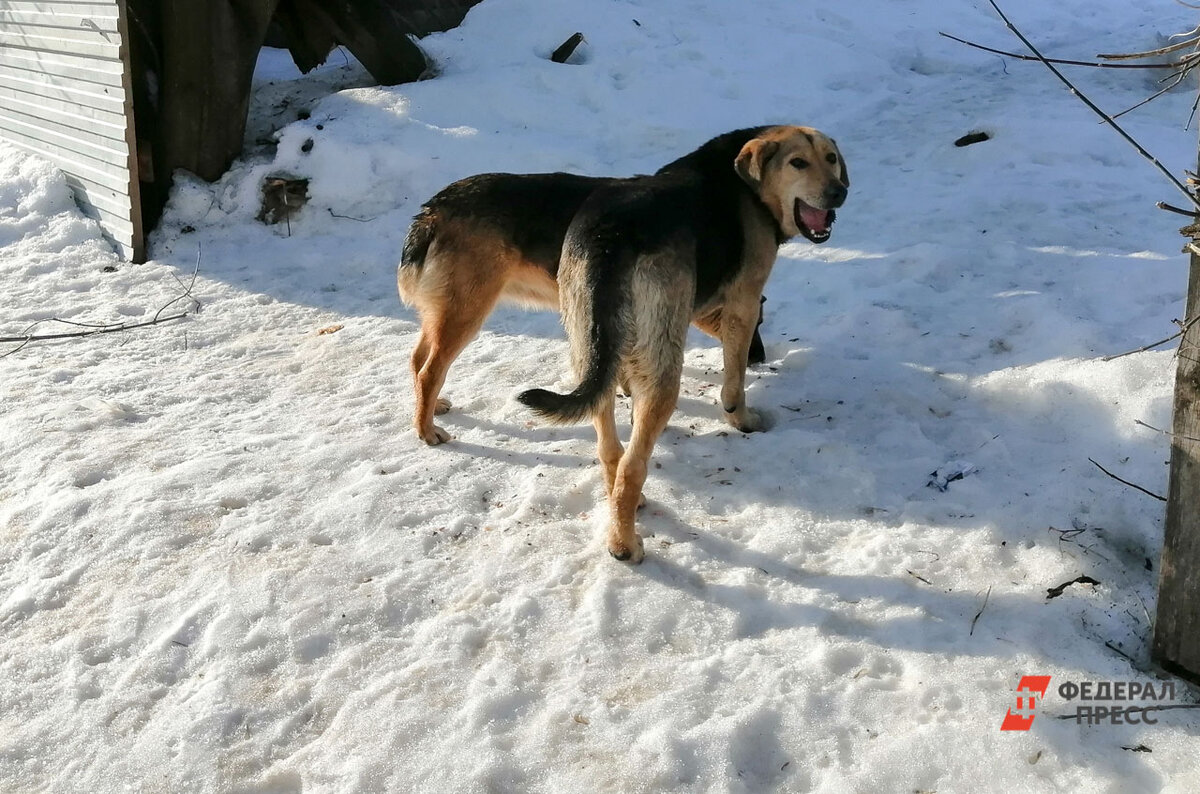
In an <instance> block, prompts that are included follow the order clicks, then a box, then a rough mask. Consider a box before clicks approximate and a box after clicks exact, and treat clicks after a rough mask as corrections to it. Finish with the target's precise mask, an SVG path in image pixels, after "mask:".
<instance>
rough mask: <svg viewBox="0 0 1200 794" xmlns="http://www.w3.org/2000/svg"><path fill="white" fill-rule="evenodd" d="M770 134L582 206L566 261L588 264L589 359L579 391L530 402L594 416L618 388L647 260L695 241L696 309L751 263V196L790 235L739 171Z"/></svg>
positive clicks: (711, 150) (526, 398)
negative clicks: (747, 207)
mask: <svg viewBox="0 0 1200 794" xmlns="http://www.w3.org/2000/svg"><path fill="white" fill-rule="evenodd" d="M764 129H767V128H766V127H755V128H751V129H744V130H737V131H734V132H730V133H726V134H725V135H721V136H719V137H717V138H714V139H712V140H710V141H709V142H708V143H706V144H704V145H703V146H701V147H700V148H699V149H697V150H696V151H694V152H692V153H691V154H688V155H686V156H684V157H681V158H679V159H678V160H675V161H674V162H672V163H669V164H668V165H666V166H664V167H663V168H662V169H660V170H659V171H658V173H656V174H655V175H653V176H644V177H635V178H633V179H629V180H622V181H621V182H620V183H618V184H612V185H605V186H600V187H598V188H597V189H596V190H595V191H594V192H593V193H592V194H591V195H590V196H588V197H587V199H586V200H585V201H584V203H583V205H582V206H581V207H580V208H579V212H578V214H577V215H576V216H575V219H574V220H573V221H572V222H571V225H570V228H569V229H568V230H567V234H566V237H565V239H564V256H574V257H576V258H579V259H581V260H582V261H584V262H586V263H587V269H586V274H587V275H586V279H585V282H584V287H585V289H586V290H587V301H588V306H589V311H588V314H589V316H588V317H587V318H584V319H586V321H587V322H586V325H587V333H588V337H589V338H588V342H587V345H586V350H587V352H588V358H587V361H586V362H585V366H584V368H583V369H584V371H583V373H582V377H581V379H580V383H579V385H578V386H577V387H576V388H575V389H574V390H573V391H571V392H570V393H569V394H557V393H555V392H551V391H547V390H545V389H531V390H529V391H526V392H523V393H522V394H521V395H519V396H518V398H517V399H518V400H520V401H521V402H522V403H523V404H525V405H527V406H529V407H530V408H533V409H534V411H536V412H537V413H538V414H540V415H541V416H543V417H546V418H548V419H551V420H552V421H558V422H577V421H580V420H582V419H584V418H586V417H587V416H589V415H590V414H591V413H592V411H593V410H594V409H595V407H596V405H597V404H598V403H599V402H600V400H601V399H602V398H603V397H604V395H606V394H607V393H608V392H609V390H611V389H612V387H613V384H614V382H615V381H616V378H617V374H618V371H619V368H620V365H621V357H622V353H623V351H624V346H625V344H626V339H625V337H626V329H625V328H624V327H623V326H624V321H623V317H624V315H625V312H626V311H627V307H628V306H629V303H630V298H631V296H630V295H629V294H628V292H629V286H628V285H629V284H630V283H631V281H632V278H631V276H632V271H633V268H634V267H635V266H636V265H637V262H638V259H639V257H641V256H642V255H651V254H654V253H656V252H660V251H665V250H668V249H670V248H671V247H673V246H679V245H680V244H681V241H686V243H691V244H694V246H695V252H694V262H695V294H694V295H693V296H692V306H693V309H696V308H699V307H701V306H703V305H705V304H706V303H707V302H708V301H710V300H711V299H713V298H714V297H715V296H716V295H717V294H718V292H719V290H720V289H721V287H722V286H724V285H725V284H726V283H728V282H729V281H731V280H732V279H733V278H734V277H735V276H736V275H737V273H738V271H739V269H740V267H741V264H742V253H743V248H744V230H743V228H742V224H743V219H742V212H741V210H742V203H743V201H744V199H745V198H747V197H749V198H750V199H751V200H752V201H753V202H754V203H753V206H755V207H756V208H757V209H758V210H760V211H761V212H762V213H763V215H764V216H765V218H768V219H770V220H769V222H770V223H771V225H772V226H773V227H774V228H775V229H776V235H777V236H779V235H780V234H781V232H780V231H779V227H778V224H777V222H776V221H775V220H774V216H772V215H771V213H770V212H769V211H768V210H767V208H766V206H765V205H763V204H762V202H761V201H760V200H759V199H758V197H757V194H756V193H755V192H754V191H753V190H752V189H751V188H750V187H749V186H748V185H747V184H746V183H745V182H744V181H743V180H742V179H741V177H740V176H738V174H737V171H736V170H735V169H734V161H735V160H736V159H737V156H738V154H739V152H741V150H742V147H743V146H745V145H746V143H747V142H748V141H750V140H751V139H753V138H755V137H757V136H758V135H759V134H760V133H761V132H762V131H763V130H764Z"/></svg>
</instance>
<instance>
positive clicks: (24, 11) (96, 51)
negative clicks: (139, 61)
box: [0, 0, 144, 261]
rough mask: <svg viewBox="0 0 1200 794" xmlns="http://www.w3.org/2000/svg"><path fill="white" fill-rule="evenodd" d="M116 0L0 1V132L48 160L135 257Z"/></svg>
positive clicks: (136, 203)
mask: <svg viewBox="0 0 1200 794" xmlns="http://www.w3.org/2000/svg"><path fill="white" fill-rule="evenodd" d="M126 19H127V18H126V11H125V0H71V2H66V1H65V0H0V138H3V139H5V140H7V141H9V142H11V143H13V144H15V145H17V146H21V147H23V148H25V149H28V150H30V151H32V152H36V153H38V154H40V155H42V156H43V157H45V158H47V159H49V160H51V161H52V162H54V163H55V164H56V165H57V166H58V167H59V168H61V169H62V170H63V172H64V173H65V174H66V175H67V182H68V183H69V184H70V185H71V188H72V189H73V190H74V192H75V198H76V200H77V201H78V202H79V206H80V207H81V208H82V209H83V211H84V212H85V213H87V214H88V215H90V216H92V217H94V218H95V219H96V220H98V221H99V222H100V225H101V227H102V228H103V229H104V231H105V234H106V235H108V237H109V238H110V239H111V241H112V242H113V243H114V244H115V245H116V247H117V249H118V250H119V251H120V253H121V255H122V256H123V257H124V258H125V259H127V260H131V261H141V260H142V259H143V258H144V250H143V241H142V228H141V226H142V224H141V207H140V198H139V190H138V176H137V155H136V149H135V146H136V139H135V135H134V129H133V98H132V93H131V91H130V74H129V57H128V51H129V49H128V48H129V43H128V40H129V39H128V37H129V33H128V31H129V26H128V24H127V22H126Z"/></svg>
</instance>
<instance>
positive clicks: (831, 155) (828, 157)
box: [825, 152, 837, 165]
mask: <svg viewBox="0 0 1200 794" xmlns="http://www.w3.org/2000/svg"><path fill="white" fill-rule="evenodd" d="M825 159H826V160H828V161H829V164H830V165H833V164H834V163H836V162H837V155H836V154H834V153H833V152H830V153H829V154H827V155H825Z"/></svg>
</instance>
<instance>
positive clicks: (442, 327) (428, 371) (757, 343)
mask: <svg viewBox="0 0 1200 794" xmlns="http://www.w3.org/2000/svg"><path fill="white" fill-rule="evenodd" d="M628 182H629V179H622V178H610V177H588V176H578V175H575V174H564V173H551V174H479V175H476V176H471V177H467V178H466V179H462V180H459V181H457V182H455V183H453V184H451V185H449V186H447V187H445V188H444V189H442V190H441V191H440V192H439V193H437V195H435V196H434V197H433V198H431V199H429V201H427V202H425V203H424V204H423V205H422V206H421V210H420V212H419V213H418V214H417V216H416V217H415V218H414V219H413V223H412V225H411V226H410V227H409V231H408V235H407V237H406V238H405V243H404V248H403V252H402V254H401V261H400V265H399V267H398V268H397V271H396V281H397V285H398V287H399V291H400V298H401V300H402V301H404V303H405V304H407V305H410V306H413V307H415V308H416V309H417V312H418V314H419V316H420V318H421V333H420V335H419V337H418V339H417V344H416V346H415V347H414V349H413V353H412V375H413V390H414V391H415V393H416V401H415V403H416V404H415V406H414V410H413V425H414V427H415V428H416V431H417V434H418V435H419V436H420V437H421V438H422V439H423V440H424V441H425V443H427V444H429V445H430V446H434V445H437V444H441V443H442V442H445V441H447V440H449V438H450V435H449V434H448V433H447V432H446V431H445V430H443V429H442V428H440V427H438V426H437V425H435V424H434V422H433V417H434V415H435V414H442V413H445V412H446V411H447V410H449V409H450V402H449V401H448V400H446V399H444V398H442V397H441V396H440V393H441V390H442V386H443V385H444V383H445V379H446V372H447V370H448V369H449V368H450V365H451V364H452V363H453V362H454V359H455V358H457V357H458V355H459V354H460V353H461V352H462V350H463V348H465V347H466V345H467V344H468V343H469V342H470V341H471V339H473V338H474V337H475V334H476V333H478V331H479V329H480V327H481V326H482V325H483V322H484V320H485V319H487V316H488V315H489V314H490V313H491V311H492V309H493V308H494V307H495V305H496V303H497V302H498V301H499V300H501V299H508V300H512V301H515V302H517V303H521V304H524V305H526V306H529V307H531V308H548V309H553V310H555V311H557V310H558V285H557V282H556V280H555V279H556V276H557V274H558V265H559V259H560V253H561V249H562V242H563V238H564V237H565V236H566V233H567V227H568V225H570V223H571V221H572V220H573V219H574V217H575V214H576V213H577V212H578V211H579V208H580V207H581V206H582V205H583V203H584V201H586V200H587V198H588V197H589V196H591V194H592V193H594V192H595V191H596V190H598V189H600V188H608V187H618V186H620V185H623V184H627V183H628ZM710 314H711V316H709V317H704V318H699V319H698V320H697V323H696V324H697V326H698V327H699V328H700V329H701V330H703V331H706V332H707V333H709V334H711V335H713V336H717V337H718V338H719V331H718V329H719V327H720V308H719V306H718V307H715V312H714V313H710ZM761 322H762V315H761V312H760V314H759V323H761ZM765 360H766V352H765V350H764V349H763V344H762V339H761V337H760V336H759V332H758V326H757V325H756V326H755V330H754V340H753V344H752V345H751V348H750V355H749V356H748V362H746V363H748V364H756V363H761V362H763V361H765ZM746 363H744V364H743V366H745V365H746Z"/></svg>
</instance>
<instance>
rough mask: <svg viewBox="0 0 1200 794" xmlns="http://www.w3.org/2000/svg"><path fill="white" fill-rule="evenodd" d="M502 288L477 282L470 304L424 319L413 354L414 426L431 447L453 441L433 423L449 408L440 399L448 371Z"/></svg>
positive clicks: (495, 281) (496, 282)
mask: <svg viewBox="0 0 1200 794" xmlns="http://www.w3.org/2000/svg"><path fill="white" fill-rule="evenodd" d="M503 287H504V282H503V280H502V279H499V278H497V279H493V280H491V281H489V282H481V283H478V284H476V285H475V289H474V290H473V291H472V293H471V300H470V301H463V302H453V303H449V304H448V305H447V306H446V308H445V310H443V311H441V312H438V313H437V314H431V315H430V316H428V317H424V318H422V319H423V322H422V331H421V338H420V339H419V340H418V341H417V349H416V350H414V351H413V370H414V371H413V388H414V389H415V391H416V395H417V404H416V407H415V409H414V411H413V426H414V427H416V429H417V435H419V436H420V437H421V439H422V440H423V441H424V442H425V443H426V444H429V445H430V446H436V445H438V444H441V443H442V442H444V441H449V440H450V434H449V433H447V432H446V431H445V430H443V429H442V428H440V427H438V426H437V425H435V424H434V423H433V417H434V414H440V413H445V412H446V410H447V409H449V407H450V402H449V401H448V400H442V399H441V398H440V397H439V396H438V395H439V394H440V393H441V391H442V386H443V385H444V384H445V382H446V372H447V371H448V370H449V369H450V365H451V364H453V363H454V359H456V358H458V354H459V353H461V352H462V351H463V348H464V347H466V346H467V343H468V342H470V341H471V340H472V339H474V338H475V334H477V333H479V329H480V327H482V326H483V321H484V320H485V319H487V316H488V314H489V313H490V312H491V310H492V307H493V306H495V305H496V301H497V300H498V299H499V297H500V291H501V290H502V289H503ZM422 352H423V353H424V361H423V362H421V363H420V365H419V366H418V363H417V362H418V358H419V356H418V354H420V353H422Z"/></svg>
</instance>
